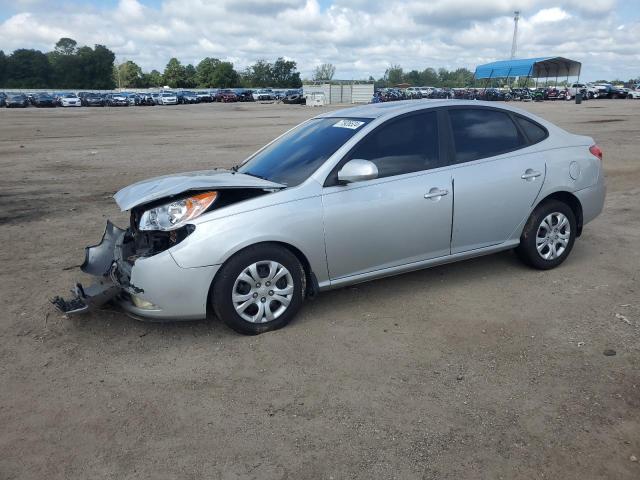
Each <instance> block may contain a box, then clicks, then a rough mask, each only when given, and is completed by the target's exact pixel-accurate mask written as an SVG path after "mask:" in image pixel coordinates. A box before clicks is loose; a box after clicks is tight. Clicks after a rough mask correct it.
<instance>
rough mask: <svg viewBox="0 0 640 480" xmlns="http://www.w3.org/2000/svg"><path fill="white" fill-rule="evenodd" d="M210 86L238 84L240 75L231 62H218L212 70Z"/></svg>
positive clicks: (222, 86) (232, 85)
mask: <svg viewBox="0 0 640 480" xmlns="http://www.w3.org/2000/svg"><path fill="white" fill-rule="evenodd" d="M212 80H213V83H212V86H215V87H221V88H229V87H237V86H239V85H240V75H238V72H236V71H235V70H234V68H233V63H231V62H219V63H218V65H217V66H216V68H215V70H214V71H213V77H212Z"/></svg>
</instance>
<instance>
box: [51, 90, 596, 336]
mask: <svg viewBox="0 0 640 480" xmlns="http://www.w3.org/2000/svg"><path fill="white" fill-rule="evenodd" d="M283 159H287V160H286V161H283ZM454 185H455V188H454ZM114 198H115V201H116V203H117V204H118V206H119V207H120V208H121V210H123V211H130V220H129V222H128V225H129V226H128V227H127V228H125V229H121V228H118V227H116V226H114V225H113V224H112V223H107V228H106V230H105V234H104V236H103V239H102V242H101V243H100V244H99V245H96V246H93V247H89V248H87V250H86V260H85V262H84V263H83V265H82V270H83V271H84V272H85V273H88V274H91V275H94V276H95V277H97V282H96V284H94V285H92V286H90V287H87V288H85V287H83V286H82V285H79V284H78V286H77V287H76V297H75V298H73V299H70V300H64V299H62V298H59V297H58V298H56V299H54V300H53V302H54V304H55V305H56V306H57V307H58V308H60V309H61V310H62V311H64V312H65V313H67V314H72V313H78V312H84V311H87V310H88V309H89V308H90V307H94V308H95V307H96V306H99V305H100V304H101V303H104V302H106V301H108V300H110V299H111V300H113V301H114V302H116V303H117V304H119V305H120V306H121V307H122V308H123V309H125V310H126V311H128V312H130V313H131V314H133V315H134V316H137V317H142V318H151V319H157V320H168V319H176V318H179V319H200V318H205V317H206V315H207V311H208V310H209V309H211V310H213V311H214V312H215V314H216V316H217V317H218V318H220V319H222V320H223V321H224V322H226V323H227V324H228V325H229V326H230V327H231V328H233V329H235V330H237V331H238V332H241V333H247V334H258V333H262V332H266V331H269V330H274V329H277V328H280V327H283V326H285V325H286V324H287V323H288V322H289V321H290V320H291V319H292V318H293V317H294V316H295V315H296V313H297V312H298V310H299V309H300V307H301V306H302V303H303V301H304V299H305V297H306V296H313V295H315V294H316V293H317V292H319V291H323V290H329V289H332V288H339V287H344V286H347V285H352V284H355V283H359V282H365V281H368V280H373V279H376V278H381V277H386V276H390V275H397V274H401V273H404V272H409V271H413V270H418V269H421V268H427V267H432V266H435V265H442V264H446V263H451V262H454V261H459V260H465V259H469V258H473V257H477V256H480V255H486V254H491V253H495V252H500V251H505V250H510V249H515V250H516V253H517V255H518V256H519V257H520V258H521V260H522V261H523V262H524V263H526V264H527V265H530V266H531V267H533V268H536V269H540V270H547V269H551V268H554V267H557V266H559V265H560V264H562V263H563V262H564V261H565V260H566V259H567V257H568V256H569V254H570V252H571V250H572V248H573V246H574V242H575V241H576V239H577V238H578V237H579V236H580V235H581V233H582V231H583V229H584V227H585V225H587V224H588V223H589V222H590V221H592V220H593V219H594V218H595V217H597V216H598V215H599V214H600V212H601V211H602V208H603V204H604V199H605V183H604V173H603V169H602V151H601V150H600V148H599V147H598V146H597V145H596V144H595V142H594V140H593V139H592V138H590V137H587V136H581V135H574V134H571V133H569V132H566V131H565V130H562V129H561V128H559V127H557V126H555V125H554V124H552V123H550V122H548V121H546V120H544V119H542V118H539V117H537V116H535V115H532V114H531V113H529V112H526V111H524V110H519V109H516V108H511V107H508V106H506V105H504V104H501V105H499V104H496V103H488V102H474V103H470V102H468V101H466V100H446V101H444V100H443V101H434V102H414V101H408V102H397V103H395V104H391V105H387V104H372V105H366V106H359V107H354V108H349V109H344V110H336V111H331V112H326V113H324V114H322V115H319V116H318V117H316V118H313V119H311V120H307V121H305V122H303V123H302V124H300V125H298V126H297V127H295V128H293V129H292V130H290V131H288V132H287V133H285V134H284V135H282V136H281V137H279V138H277V139H276V140H274V141H273V142H272V143H270V144H268V145H267V146H266V147H264V148H263V149H261V150H259V151H258V152H256V153H255V154H254V155H252V156H250V157H249V158H248V159H247V160H245V161H244V162H242V164H240V165H239V166H237V167H234V168H233V169H232V171H229V170H223V169H217V170H211V171H204V172H189V173H183V174H175V175H165V176H162V177H159V178H152V179H149V180H144V181H141V182H139V183H136V184H133V185H130V186H128V187H126V188H124V189H122V190H120V191H119V192H117V193H116V194H115V196H114ZM576 261H578V262H579V261H589V258H588V257H586V256H581V257H580V258H578V259H576ZM494 267H495V266H494ZM494 273H495V268H494ZM416 294H418V295H422V294H424V292H416Z"/></svg>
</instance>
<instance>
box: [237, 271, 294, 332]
mask: <svg viewBox="0 0 640 480" xmlns="http://www.w3.org/2000/svg"><path fill="white" fill-rule="evenodd" d="M293 292H294V284H293V277H292V276H291V272H289V270H287V268H286V267H285V266H284V265H282V264H280V263H278V262H275V261H272V260H264V261H260V262H256V263H253V264H251V265H249V266H248V267H247V268H245V269H244V270H243V271H242V272H241V273H240V275H238V278H236V281H235V282H234V284H233V290H232V292H231V300H232V302H233V306H234V308H235V310H236V312H237V313H238V315H240V317H242V318H243V319H244V320H246V321H247V322H251V323H266V322H271V321H273V320H275V319H277V318H278V317H279V316H281V315H282V314H283V313H284V312H285V311H286V310H287V308H288V307H289V304H290V303H291V299H292V297H293Z"/></svg>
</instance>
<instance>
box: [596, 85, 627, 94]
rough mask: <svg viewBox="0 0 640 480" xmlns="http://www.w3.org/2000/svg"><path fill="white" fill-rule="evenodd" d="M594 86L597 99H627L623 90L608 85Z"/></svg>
mask: <svg viewBox="0 0 640 480" xmlns="http://www.w3.org/2000/svg"><path fill="white" fill-rule="evenodd" d="M594 86H595V87H596V88H597V89H598V98H627V94H626V92H625V91H624V90H622V89H619V88H616V87H614V86H613V85H611V84H610V83H598V84H596V85H594Z"/></svg>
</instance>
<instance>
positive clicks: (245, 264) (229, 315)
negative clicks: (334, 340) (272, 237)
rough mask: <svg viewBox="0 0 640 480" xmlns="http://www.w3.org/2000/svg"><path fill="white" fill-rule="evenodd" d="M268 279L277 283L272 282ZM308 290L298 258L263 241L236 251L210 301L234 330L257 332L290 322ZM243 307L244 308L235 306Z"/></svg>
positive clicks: (216, 284)
mask: <svg viewBox="0 0 640 480" xmlns="http://www.w3.org/2000/svg"><path fill="white" fill-rule="evenodd" d="M252 267H256V268H255V269H254V268H252ZM281 267H282V268H284V271H283V270H282V269H281ZM256 275H257V276H258V277H259V278H258V279H256V278H255V277H256ZM269 278H276V282H275V283H274V284H273V285H270V282H269ZM245 280H250V281H251V282H249V281H245ZM256 280H257V281H256ZM254 282H255V283H254ZM274 287H275V288H274ZM278 291H281V292H283V293H282V295H278ZM305 291H306V276H305V271H304V268H303V267H302V264H301V263H300V261H299V260H298V258H297V257H296V256H295V255H294V254H293V253H291V252H290V251H289V250H287V249H286V248H283V247H280V246H277V245H274V244H269V243H264V244H260V245H254V246H251V247H248V248H246V249H244V250H242V251H240V252H238V253H236V254H235V255H234V256H233V257H231V258H230V259H229V260H227V261H226V262H225V263H224V265H222V268H221V269H220V271H219V272H218V274H217V275H216V278H215V279H214V282H213V288H212V290H211V300H210V301H211V306H212V308H213V311H214V312H215V314H216V316H217V317H218V318H219V319H221V320H222V321H224V322H225V323H226V324H227V325H228V326H229V327H231V328H232V329H233V330H235V331H236V332H238V333H242V334H245V335H258V334H260V333H264V332H268V331H271V330H277V329H279V328H282V327H284V326H285V325H287V324H288V323H289V322H290V321H291V319H292V318H293V317H294V316H295V315H296V313H298V310H300V307H301V306H302V301H303V299H304V293H305ZM284 292H287V293H284ZM289 292H290V293H289ZM234 295H235V297H236V301H235V302H234V300H233V296H234ZM254 299H255V300H254ZM265 299H266V301H265ZM269 299H270V300H269ZM278 299H282V300H283V302H282V303H281V302H280V301H279V300H278ZM284 300H287V301H289V304H288V305H286V304H285V303H284ZM242 306H244V307H245V308H244V310H240V311H239V310H237V309H236V308H242ZM283 307H284V309H283ZM269 314H270V315H271V316H272V317H273V318H272V319H268V316H269ZM247 317H251V318H247Z"/></svg>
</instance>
